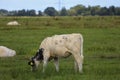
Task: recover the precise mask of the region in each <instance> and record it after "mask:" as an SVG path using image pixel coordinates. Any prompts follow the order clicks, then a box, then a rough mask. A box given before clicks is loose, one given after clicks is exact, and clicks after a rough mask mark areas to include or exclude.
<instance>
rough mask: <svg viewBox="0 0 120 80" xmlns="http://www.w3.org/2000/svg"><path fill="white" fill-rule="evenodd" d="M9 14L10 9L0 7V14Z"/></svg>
mask: <svg viewBox="0 0 120 80" xmlns="http://www.w3.org/2000/svg"><path fill="white" fill-rule="evenodd" d="M6 15H8V11H7V10H5V9H0V16H6Z"/></svg>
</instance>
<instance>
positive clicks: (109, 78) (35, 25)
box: [0, 16, 120, 80]
mask: <svg viewBox="0 0 120 80" xmlns="http://www.w3.org/2000/svg"><path fill="white" fill-rule="evenodd" d="M14 20H16V21H18V22H19V23H20V24H21V25H18V26H7V25H6V24H7V22H9V21H14ZM69 33H81V34H82V35H83V37H84V57H85V59H84V65H83V66H84V67H83V73H82V74H80V73H76V72H75V71H74V58H73V56H71V57H69V58H66V59H60V72H56V71H55V67H54V64H53V61H50V62H49V63H48V66H47V69H46V72H45V73H42V64H40V66H39V69H38V70H37V71H36V72H31V71H30V66H29V65H28V61H29V59H30V57H32V56H33V55H35V53H36V51H37V50H38V48H39V45H40V43H41V41H42V40H43V39H44V38H46V37H48V36H52V35H56V34H69ZM0 45H4V46H7V47H9V48H11V49H14V50H16V52H17V55H16V56H14V57H12V58H0V80H67V79H68V80H120V17H119V16H101V17H99V16H85V17H83V16H80V17H1V18H0ZM73 46H74V45H73Z"/></svg>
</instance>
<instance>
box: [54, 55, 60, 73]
mask: <svg viewBox="0 0 120 80" xmlns="http://www.w3.org/2000/svg"><path fill="white" fill-rule="evenodd" d="M54 64H55V68H56V71H57V72H59V59H58V57H55V58H54Z"/></svg>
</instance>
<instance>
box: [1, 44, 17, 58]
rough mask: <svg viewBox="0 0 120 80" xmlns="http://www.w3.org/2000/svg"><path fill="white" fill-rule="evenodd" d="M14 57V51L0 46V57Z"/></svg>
mask: <svg viewBox="0 0 120 80" xmlns="http://www.w3.org/2000/svg"><path fill="white" fill-rule="evenodd" d="M15 55H16V51H15V50H12V49H9V48H7V47H5V46H0V57H12V56H15Z"/></svg>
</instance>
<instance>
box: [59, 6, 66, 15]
mask: <svg viewBox="0 0 120 80" xmlns="http://www.w3.org/2000/svg"><path fill="white" fill-rule="evenodd" d="M67 15H68V12H67V10H66V8H65V7H63V8H62V10H61V11H60V16H67Z"/></svg>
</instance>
